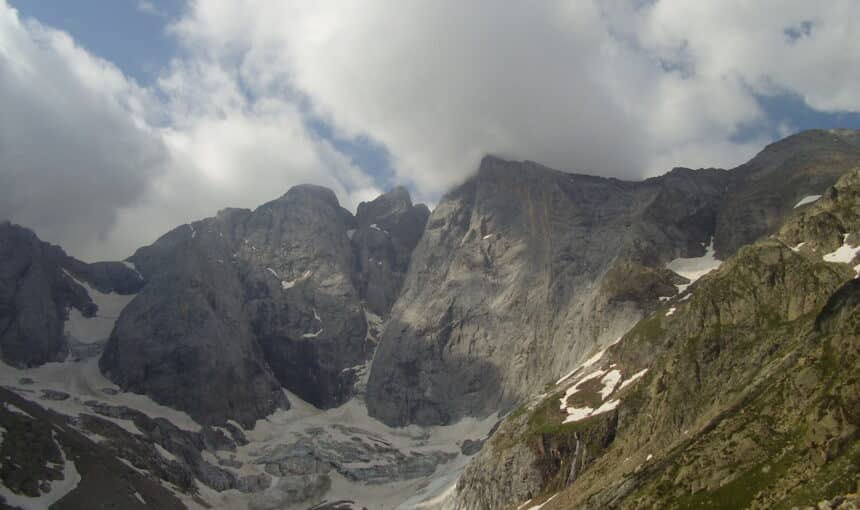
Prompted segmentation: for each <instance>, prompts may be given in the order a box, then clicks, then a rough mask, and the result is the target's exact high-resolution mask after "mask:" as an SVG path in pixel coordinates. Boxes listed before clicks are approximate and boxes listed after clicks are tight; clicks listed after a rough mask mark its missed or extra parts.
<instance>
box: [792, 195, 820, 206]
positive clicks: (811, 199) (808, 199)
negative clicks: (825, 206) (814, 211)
mask: <svg viewBox="0 0 860 510" xmlns="http://www.w3.org/2000/svg"><path fill="white" fill-rule="evenodd" d="M819 198H821V195H809V196H806V197H803V198H801V199H800V202H798V203H796V204H794V208H795V209H797V208H798V207H800V206H803V205H806V204H811V203H812V202H815V201H817V200H818V199H819Z"/></svg>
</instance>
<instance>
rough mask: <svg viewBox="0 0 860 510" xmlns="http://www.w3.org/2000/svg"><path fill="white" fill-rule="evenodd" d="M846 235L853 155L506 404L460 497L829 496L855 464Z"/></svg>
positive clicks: (773, 504) (856, 421)
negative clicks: (825, 184)
mask: <svg viewBox="0 0 860 510" xmlns="http://www.w3.org/2000/svg"><path fill="white" fill-rule="evenodd" d="M855 246H860V167H858V169H857V170H854V171H853V172H850V173H849V174H847V175H845V176H844V177H842V178H841V179H840V180H839V181H838V182H837V183H836V185H835V186H834V187H833V188H831V189H830V190H828V191H827V192H826V193H825V194H824V197H823V198H821V199H820V200H818V201H816V202H814V203H813V204H812V205H808V206H806V207H804V208H801V209H799V210H798V211H795V213H794V214H792V215H791V216H790V218H789V219H788V221H787V222H786V223H785V224H784V225H783V226H782V228H781V229H780V230H779V232H778V233H777V234H775V235H773V236H770V237H768V238H764V239H762V240H760V241H758V242H756V243H755V244H753V245H750V246H746V247H743V248H741V249H740V250H739V251H738V252H737V254H736V255H735V256H733V257H731V258H730V259H728V260H727V261H726V262H725V263H723V264H722V266H721V267H720V268H719V269H718V270H716V271H714V272H712V273H711V274H708V275H706V276H704V277H703V278H702V279H701V280H700V281H699V282H697V283H696V284H695V285H694V286H693V287H692V289H691V290H690V291H688V292H687V293H685V294H684V295H683V296H681V297H680V298H674V299H672V300H670V301H668V302H667V303H665V304H664V305H663V306H662V307H661V308H660V309H659V310H657V311H656V312H655V313H653V314H651V315H650V316H649V317H647V318H645V319H644V320H642V321H641V322H639V324H637V325H636V326H635V327H634V328H633V329H632V330H631V331H630V333H628V334H627V335H625V336H624V337H623V338H622V339H621V340H620V341H619V342H618V343H617V344H615V345H613V346H611V347H609V348H608V349H607V350H606V351H604V352H600V353H598V354H597V355H595V356H594V357H593V358H591V359H590V360H588V361H587V362H585V363H583V364H581V365H580V366H579V367H577V368H576V369H575V370H574V371H573V372H572V373H571V374H570V376H569V377H567V378H564V379H562V380H559V381H558V382H556V383H555V384H551V385H550V386H549V387H548V388H547V391H546V393H545V394H544V396H542V397H539V398H538V399H536V400H534V401H533V402H532V403H531V404H530V405H526V406H523V407H522V408H521V409H519V410H518V411H517V412H515V413H513V414H512V415H511V416H510V417H509V418H508V420H506V422H505V423H504V424H503V425H502V426H501V427H500V429H499V431H498V432H497V433H496V434H495V436H494V437H493V439H492V440H491V441H490V442H489V443H488V447H487V448H485V449H484V451H482V452H481V454H480V455H479V458H478V459H476V461H475V462H474V463H473V464H472V465H470V467H469V468H468V469H467V471H466V473H465V474H464V476H463V477H462V478H461V480H460V482H459V484H458V486H457V491H458V493H459V495H458V504H457V505H456V508H458V509H489V508H517V507H519V506H520V505H521V503H522V502H523V501H526V500H532V501H534V504H535V505H537V504H538V503H540V502H545V503H546V504H545V505H544V506H542V507H541V508H544V509H547V510H552V509H556V508H558V509H561V508H595V509H596V508H601V509H602V508H679V509H681V508H797V507H798V505H801V504H809V503H815V502H817V501H820V500H822V499H825V500H826V503H825V505H827V506H819V508H831V506H829V500H830V499H831V498H833V497H834V496H838V495H840V494H847V493H851V492H853V491H854V490H856V484H857V478H856V474H857V473H858V472H860V441H858V439H860V433H858V431H860V414H858V410H860V399H858V396H860V380H858V378H857V376H856V374H857V370H856V368H857V366H858V363H860V342H858V339H860V321H858V319H857V318H858V317H860V315H858V312H860V309H858V306H860V280H858V275H860V264H858V262H860V260H856V255H857V254H858V252H860V248H855ZM501 466H505V468H501ZM841 499H844V498H841ZM841 499H838V500H837V503H836V504H835V505H834V508H835V507H836V506H838V504H839V502H838V501H841ZM527 506H528V505H527Z"/></svg>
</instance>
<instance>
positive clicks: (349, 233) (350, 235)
mask: <svg viewBox="0 0 860 510" xmlns="http://www.w3.org/2000/svg"><path fill="white" fill-rule="evenodd" d="M353 237H355V229H354V228H351V229H349V230H347V231H346V238H347V239H349V240H350V241H352V238H353Z"/></svg>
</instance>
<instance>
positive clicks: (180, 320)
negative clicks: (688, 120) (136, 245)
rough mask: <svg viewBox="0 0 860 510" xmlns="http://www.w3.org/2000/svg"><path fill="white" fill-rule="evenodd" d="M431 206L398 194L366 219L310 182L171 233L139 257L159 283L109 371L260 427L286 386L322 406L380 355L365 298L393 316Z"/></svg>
mask: <svg viewBox="0 0 860 510" xmlns="http://www.w3.org/2000/svg"><path fill="white" fill-rule="evenodd" d="M422 207H423V206H417V207H413V206H412V204H411V201H410V199H409V196H408V194H407V193H405V190H402V189H401V190H395V191H394V192H392V193H391V194H388V195H383V196H382V197H380V198H379V199H377V200H376V201H374V202H371V203H369V204H362V206H361V207H360V214H359V218H360V220H358V221H357V219H356V218H354V217H353V216H352V215H351V214H350V213H349V212H348V211H346V210H345V209H343V208H341V207H340V205H339V204H338V201H337V198H336V197H335V195H334V193H333V192H332V191H330V190H328V189H325V188H321V187H318V186H310V185H302V186H296V187H294V188H292V189H291V190H290V191H288V192H287V193H286V194H285V195H284V196H283V197H281V198H279V199H277V200H274V201H272V202H269V203H267V204H265V205H263V206H261V207H259V208H258V209H256V210H254V211H250V210H240V209H227V210H224V211H221V212H220V213H219V214H218V215H217V216H216V217H214V218H209V219H205V220H202V221H198V222H195V223H193V224H189V225H184V226H181V227H179V228H177V229H175V230H173V231H171V232H169V233H168V234H166V235H165V236H163V237H162V238H161V239H159V240H158V241H156V242H155V243H154V244H153V245H152V246H148V247H145V248H141V249H140V250H138V251H137V253H135V254H134V255H133V256H132V257H131V258H130V260H131V261H133V262H134V263H135V265H136V267H137V268H138V269H139V270H140V271H141V273H142V274H143V275H145V276H146V278H147V280H148V281H149V283H148V284H147V285H146V287H145V288H144V289H143V291H142V292H141V293H140V294H139V295H138V296H137V298H135V300H134V301H132V303H131V304H130V305H129V306H128V307H127V308H126V309H125V310H124V311H123V313H122V315H121V316H120V319H119V321H118V322H117V325H116V328H115V330H114V332H113V335H112V336H111V339H110V341H109V343H108V346H107V348H106V351H105V353H104V356H103V357H102V360H101V368H102V371H103V372H104V373H105V374H106V375H108V376H109V377H110V378H111V379H112V380H114V381H115V382H116V383H117V384H119V385H121V386H122V387H123V388H125V389H129V390H132V391H135V392H140V393H146V394H148V395H150V396H152V397H153V398H154V399H155V400H157V401H158V402H161V403H164V404H167V405H171V406H174V407H177V408H179V409H182V410H185V411H187V412H188V413H189V414H191V415H192V416H193V417H195V418H196V419H198V420H199V421H201V422H202V423H223V422H224V421H225V420H228V419H235V420H237V421H239V422H240V423H242V424H244V425H248V426H250V425H252V424H253V423H254V421H255V420H256V419H258V418H261V417H263V416H266V415H267V414H269V413H271V412H272V411H273V410H274V409H275V408H277V407H285V406H288V405H289V404H288V402H287V401H286V398H285V397H284V396H283V393H282V391H281V388H282V387H283V388H287V389H288V390H290V391H292V392H294V393H296V394H297V395H298V396H300V397H301V398H302V399H304V400H306V401H308V402H310V403H312V404H314V405H316V406H318V407H323V408H325V407H331V406H335V405H338V404H341V403H343V402H344V401H345V400H346V399H347V398H349V397H350V395H351V393H352V388H353V383H354V382H355V369H357V368H358V367H360V366H362V365H363V364H364V363H365V361H366V360H367V359H368V357H369V356H370V355H371V353H372V351H373V345H371V344H369V343H368V341H367V319H366V317H365V311H364V310H365V305H364V303H363V298H364V296H365V295H373V297H372V298H370V301H372V302H373V303H374V305H373V306H374V308H373V309H374V310H375V311H377V312H379V313H386V312H387V307H388V306H389V301H388V300H390V299H391V296H393V295H394V294H396V292H397V290H398V289H399V276H398V275H399V274H401V273H402V272H403V271H405V268H406V267H407V266H408V261H409V255H410V252H411V248H410V247H411V246H414V243H415V242H416V241H415V240H416V239H417V238H418V237H420V235H421V234H420V233H421V231H422V229H423V221H422V220H421V217H422V215H421V211H422V210H426V207H424V208H423V209H422ZM377 231H379V235H380V236H382V237H378V238H377V237H374V236H376V235H377ZM359 254H360V255H361V256H359ZM377 258H378V261H379V262H381V264H376V261H377ZM371 259H372V260H371ZM371 263H372V264H371ZM369 265H373V266H374V267H373V268H369V267H367V268H366V269H365V270H361V271H360V270H359V268H360V267H363V266H369ZM377 266H378V267H377Z"/></svg>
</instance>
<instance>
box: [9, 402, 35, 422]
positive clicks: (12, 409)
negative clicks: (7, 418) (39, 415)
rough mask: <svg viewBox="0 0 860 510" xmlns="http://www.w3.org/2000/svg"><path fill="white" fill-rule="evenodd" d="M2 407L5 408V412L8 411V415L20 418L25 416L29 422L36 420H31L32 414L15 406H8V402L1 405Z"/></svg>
mask: <svg viewBox="0 0 860 510" xmlns="http://www.w3.org/2000/svg"><path fill="white" fill-rule="evenodd" d="M3 407H4V408H6V410H7V411H9V412H10V413H13V414H18V415H21V416H25V417H27V418H30V419H31V420H35V419H36V418H33V415H32V414H30V413H28V412H27V411H25V410H23V409H21V408H20V407H18V406H16V405H15V404H10V403H8V402H4V403H3Z"/></svg>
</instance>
